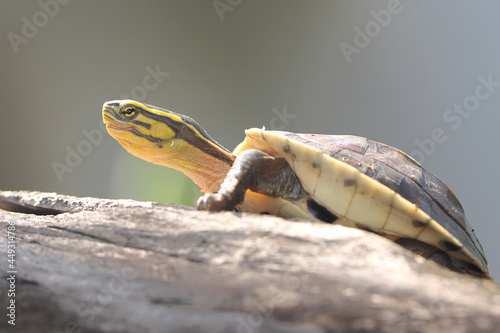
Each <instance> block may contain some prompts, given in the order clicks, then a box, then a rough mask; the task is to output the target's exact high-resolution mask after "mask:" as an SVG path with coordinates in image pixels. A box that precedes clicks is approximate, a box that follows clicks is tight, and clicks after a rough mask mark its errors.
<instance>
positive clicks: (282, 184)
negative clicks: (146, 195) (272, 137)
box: [197, 149, 306, 211]
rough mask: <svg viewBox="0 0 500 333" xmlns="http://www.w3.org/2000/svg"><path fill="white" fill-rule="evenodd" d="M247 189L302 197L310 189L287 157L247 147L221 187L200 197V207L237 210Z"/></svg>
mask: <svg viewBox="0 0 500 333" xmlns="http://www.w3.org/2000/svg"><path fill="white" fill-rule="evenodd" d="M246 190H251V191H254V192H257V193H261V194H265V195H269V196H272V197H282V198H286V199H290V200H299V199H301V198H303V197H305V196H306V192H305V190H304V188H303V187H302V185H301V184H300V181H299V180H298V178H297V176H296V175H295V173H294V172H293V170H292V168H291V167H290V165H289V164H288V163H287V162H286V160H285V159H284V158H283V157H276V158H275V157H272V156H270V155H268V154H266V153H264V152H262V151H259V150H253V149H250V150H245V151H243V152H242V153H241V154H240V155H238V156H237V157H236V160H235V161H234V164H233V166H232V167H231V170H230V171H229V172H228V174H227V176H226V178H225V179H224V182H223V183H222V185H221V188H220V190H219V191H218V192H216V193H207V194H205V195H204V196H201V197H200V198H199V199H198V202H197V205H198V209H199V210H208V211H221V210H234V209H235V207H236V206H237V205H238V204H240V203H241V202H243V200H244V199H245V192H246Z"/></svg>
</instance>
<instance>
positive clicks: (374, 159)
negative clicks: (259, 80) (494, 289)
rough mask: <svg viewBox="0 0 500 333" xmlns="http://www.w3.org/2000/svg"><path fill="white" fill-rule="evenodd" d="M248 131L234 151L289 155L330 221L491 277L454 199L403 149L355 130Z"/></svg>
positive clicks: (476, 242)
mask: <svg viewBox="0 0 500 333" xmlns="http://www.w3.org/2000/svg"><path fill="white" fill-rule="evenodd" d="M246 135H247V137H246V139H245V141H244V142H243V143H242V144H241V145H240V146H239V147H237V149H236V150H235V154H238V152H240V151H241V150H246V149H258V150H262V151H265V152H266V153H268V154H270V155H273V156H282V157H284V158H285V159H286V160H287V162H288V164H289V165H290V166H291V168H292V170H293V171H294V172H295V174H296V175H297V177H298V179H299V180H300V182H301V184H302V186H303V187H304V189H305V190H306V191H307V193H308V194H309V196H310V198H312V199H314V200H312V201H310V202H314V205H315V206H318V205H319V206H320V207H321V209H326V210H327V211H328V213H327V214H326V216H329V219H331V221H328V222H334V223H340V224H344V225H347V226H353V227H357V228H362V229H368V230H372V231H374V232H377V233H379V234H381V235H384V236H387V237H388V238H391V239H393V240H397V239H399V238H410V239H416V240H418V241H421V242H423V243H426V244H429V245H432V246H435V247H437V248H438V249H441V250H443V251H445V252H446V253H448V254H449V255H450V256H452V257H454V258H456V259H458V260H460V261H461V262H463V263H465V264H466V265H467V269H468V270H469V271H472V272H477V273H478V274H482V273H484V274H487V262H486V258H485V255H484V251H483V249H482V247H481V244H480V243H479V240H478V239H477V237H476V236H475V234H474V231H473V230H472V228H471V227H470V225H469V224H468V222H467V220H466V218H465V215H464V210H463V208H462V205H461V204H460V202H459V201H458V199H457V198H456V196H455V195H454V194H453V192H452V191H451V190H450V189H449V188H448V186H446V185H445V184H444V183H443V182H442V181H441V180H439V179H438V178H437V177H436V176H434V175H433V174H432V173H430V172H429V171H427V170H426V169H424V168H423V167H422V166H421V165H420V164H419V163H418V162H417V161H415V160H414V159H413V158H411V157H410V156H409V155H407V154H405V153H404V152H402V151H401V150H399V149H396V148H394V147H391V146H388V145H385V144H383V143H379V142H375V141H372V140H368V139H366V138H363V137H358V136H351V135H320V134H296V133H290V132H282V131H267V130H265V129H256V128H252V129H249V130H247V131H246ZM309 205H310V204H309ZM309 208H310V209H309V211H310V212H311V215H313V216H314V217H316V218H318V219H320V220H321V219H322V218H321V216H318V215H317V214H314V212H317V211H318V210H317V207H311V206H310V207H309ZM320 211H321V210H320ZM322 214H323V216H325V214H324V212H322ZM332 217H333V218H332Z"/></svg>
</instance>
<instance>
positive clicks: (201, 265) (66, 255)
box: [0, 192, 500, 333]
mask: <svg viewBox="0 0 500 333" xmlns="http://www.w3.org/2000/svg"><path fill="white" fill-rule="evenodd" d="M0 208H1V209H3V210H0V226H1V228H2V230H4V231H3V232H2V234H3V235H4V237H2V238H1V239H0V252H1V253H2V257H3V258H4V259H0V260H3V263H2V265H0V267H2V280H1V282H0V287H1V290H2V293H3V294H6V292H5V290H7V289H8V284H7V280H6V277H7V274H6V269H4V268H3V267H6V265H4V263H6V262H7V253H6V243H7V238H6V236H5V235H6V232H5V230H7V226H8V223H9V222H11V223H14V224H15V227H16V230H15V235H16V266H17V267H16V268H17V271H18V273H17V275H16V297H15V300H16V326H15V327H14V326H11V325H9V324H8V323H7V320H8V318H6V316H5V315H3V317H4V318H3V319H2V321H1V322H0V331H1V332H214V333H218V332H221V333H222V332H238V333H240V332H244V333H249V332H270V333H274V332H292V333H293V332H310V333H319V332H325V333H326V332H346V331H349V332H422V331H425V332H451V331H454V332H498V328H499V327H500V289H499V287H498V286H497V285H496V284H495V283H494V282H491V281H488V280H485V279H478V278H474V277H471V276H467V275H462V274H458V273H454V272H451V271H448V270H446V269H444V268H441V267H439V266H437V265H436V264H434V263H432V262H427V261H426V260H424V259H422V258H420V257H417V256H415V255H413V254H411V253H409V252H408V251H406V250H405V249H403V248H401V247H399V246H398V245H396V244H394V243H392V242H390V241H388V240H386V239H384V238H382V237H379V236H377V235H374V234H371V233H368V232H365V231H362V230H355V229H350V228H345V227H341V226H336V225H327V224H322V223H312V222H304V221H303V222H299V221H286V220H283V219H280V218H275V217H271V216H262V215H251V214H236V213H229V212H226V213H206V212H199V211H196V210H194V209H193V208H192V207H183V206H177V205H169V204H161V203H152V202H136V201H132V200H105V199H95V198H77V197H70V196H62V195H57V194H54V193H40V192H0ZM0 299H1V304H0V306H1V307H2V308H3V309H6V306H7V303H6V299H5V297H2V298H0ZM4 312H5V310H4Z"/></svg>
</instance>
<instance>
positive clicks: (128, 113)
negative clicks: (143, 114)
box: [120, 105, 139, 119]
mask: <svg viewBox="0 0 500 333" xmlns="http://www.w3.org/2000/svg"><path fill="white" fill-rule="evenodd" d="M120 114H121V115H122V116H123V117H125V118H127V119H134V118H135V117H137V115H138V114H139V111H138V110H137V108H136V107H135V106H131V105H128V106H125V107H123V108H122V109H121V110H120Z"/></svg>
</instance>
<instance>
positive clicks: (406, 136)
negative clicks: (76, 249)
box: [0, 0, 500, 279]
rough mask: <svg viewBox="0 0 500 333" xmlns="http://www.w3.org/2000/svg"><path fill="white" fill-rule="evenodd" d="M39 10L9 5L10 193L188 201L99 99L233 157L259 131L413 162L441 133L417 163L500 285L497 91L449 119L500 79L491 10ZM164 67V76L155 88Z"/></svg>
mask: <svg viewBox="0 0 500 333" xmlns="http://www.w3.org/2000/svg"><path fill="white" fill-rule="evenodd" d="M43 1H45V2H48V3H52V5H50V6H48V7H46V8H45V9H43V8H42V6H41V5H40V3H38V2H37V1H15V2H14V1H5V0H3V1H1V2H0V4H1V10H0V26H1V30H0V31H1V35H2V37H1V39H0V59H2V61H1V63H0V73H1V81H0V101H1V111H0V112H1V116H2V117H1V121H0V135H1V140H0V152H1V158H2V160H1V164H0V168H1V169H0V171H1V172H0V188H1V189H5V190H21V189H27V190H40V191H55V192H59V193H64V194H70V195H78V196H96V197H112V198H134V199H139V200H156V201H168V202H179V203H188V204H189V203H191V204H192V203H193V202H194V200H195V198H196V197H197V195H198V194H199V192H196V190H195V186H193V184H192V183H191V182H190V181H189V180H188V179H186V178H185V177H184V176H183V175H181V174H180V173H177V172H174V171H171V170H168V169H166V168H163V167H158V166H155V165H152V164H148V163H146V162H143V161H141V160H139V159H137V158H135V157H133V156H132V155H129V154H128V153H127V152H126V151H125V150H124V149H122V148H121V147H120V146H119V144H118V143H117V142H115V141H114V140H113V139H112V138H111V137H109V136H108V135H107V134H104V135H103V138H102V139H100V134H99V133H102V131H101V129H100V123H101V122H102V120H101V106H102V103H103V102H104V101H107V100H111V99H119V98H122V97H123V95H126V94H128V95H131V94H132V95H133V97H136V99H144V101H146V102H148V103H150V104H154V105H158V106H162V107H164V108H168V109H170V110H173V111H176V112H179V113H184V114H189V115H190V116H191V117H193V118H194V119H196V120H197V121H198V122H199V123H200V124H202V126H203V127H205V129H206V130H207V131H208V132H209V133H210V134H211V135H212V136H213V137H214V138H215V139H217V140H218V141H219V142H220V143H222V144H223V145H225V146H226V147H228V148H231V149H232V148H233V147H234V146H236V144H237V143H239V142H240V141H241V140H242V139H243V130H244V129H245V128H248V127H254V126H256V127H260V126H262V125H266V127H268V128H269V127H273V126H274V127H282V128H283V129H285V130H289V131H298V132H314V133H330V134H355V135H360V136H365V137H369V138H371V139H374V140H377V141H381V142H385V143H388V144H390V145H393V146H395V147H398V148H400V149H402V150H404V151H406V152H408V153H412V154H413V155H414V156H415V157H419V156H418V153H415V151H416V150H417V149H419V148H418V146H417V144H416V141H415V140H421V141H422V140H429V139H430V138H431V137H432V131H433V130H434V129H435V128H441V129H442V132H443V133H444V135H445V136H446V140H444V142H440V143H437V144H436V147H435V149H434V151H433V152H431V153H429V154H427V155H422V156H424V157H425V158H424V159H422V158H421V157H420V158H419V159H420V160H421V161H422V162H423V164H424V166H425V167H426V168H428V169H429V170H430V171H432V172H433V173H435V174H436V175H438V177H440V178H441V179H442V180H443V181H444V182H445V183H446V184H448V185H449V186H450V187H451V188H452V189H453V191H454V192H455V194H456V195H457V196H458V197H459V198H460V200H461V202H462V204H463V206H464V207H465V210H466V214H467V216H468V219H469V221H470V223H471V224H472V225H473V227H474V228H475V230H476V233H477V235H478V237H479V239H480V240H481V241H482V244H483V246H484V248H485V252H486V254H487V257H488V258H489V261H490V270H491V272H492V274H493V276H494V277H495V278H497V279H499V278H500V259H499V258H498V256H497V253H498V251H499V247H500V246H499V244H500V242H499V240H498V239H499V231H500V226H499V224H498V223H497V221H498V216H497V214H496V213H495V211H496V210H495V209H496V208H495V207H497V205H498V204H499V203H498V199H499V194H498V193H499V191H498V188H499V187H500V176H499V175H498V164H499V162H500V158H499V157H498V142H499V139H500V135H499V134H498V124H499V123H500V115H499V112H498V108H499V105H500V87H496V88H494V89H495V91H493V92H492V93H491V94H490V96H489V97H488V98H486V99H484V100H482V101H480V104H479V106H478V108H477V110H476V111H474V112H473V113H471V115H470V117H468V118H467V119H462V122H461V124H460V126H459V127H458V128H456V129H454V128H452V126H451V125H452V124H453V123H450V122H446V121H445V120H444V119H443V116H444V115H445V113H446V110H447V109H449V108H451V107H453V105H454V104H462V103H463V102H464V100H468V101H471V96H474V93H475V89H476V87H478V85H479V84H480V82H479V81H478V77H479V76H482V77H484V78H487V77H488V76H489V75H491V76H492V79H493V81H497V82H498V81H500V66H499V59H500V47H499V44H500V39H499V37H498V36H499V32H500V20H498V13H499V9H500V5H499V4H498V2H495V1H476V2H471V1H439V2H437V1H434V2H430V1H410V0H402V1H401V2H400V4H399V6H397V7H396V10H397V11H398V13H397V14H393V15H392V16H391V19H390V22H388V23H387V24H386V23H384V24H383V25H385V26H381V25H380V24H379V23H375V22H376V21H375V18H374V15H373V14H372V13H371V11H372V10H373V11H375V13H380V11H381V10H387V8H388V7H391V3H394V1H356V2H354V1H313V0H309V1H292V0H286V1H285V0H283V1H277V0H274V1H269V0H262V1H258V0H253V1H248V0H243V1H237V0H233V1H229V0H224V1H221V2H222V3H226V4H227V5H228V6H229V9H230V10H227V11H225V12H223V13H218V12H217V10H216V9H215V7H214V2H213V1H186V0H184V1H135V2H133V1H106V2H104V1H71V2H69V3H67V4H59V5H58V7H56V6H54V5H53V4H54V3H55V2H54V1H55V0H50V1H48V0H42V3H43ZM60 1H61V2H63V1H62V0H60ZM47 13H48V14H47ZM375 16H376V15H375ZM26 22H28V23H26ZM34 23H36V24H38V26H39V27H36V26H35V28H36V31H34V30H33V29H32V30H30V29H29V28H28V26H29V25H30V24H34ZM357 28H359V29H361V30H365V28H369V29H372V30H370V31H371V32H370V34H371V35H372V37H370V40H369V43H367V42H366V41H365V43H367V44H368V45H366V46H365V45H363V47H362V48H359V50H358V53H354V54H352V56H351V57H350V59H349V60H350V61H348V60H347V58H346V57H345V55H344V54H343V52H342V50H341V43H347V44H350V45H352V46H355V38H356V29H357ZM23 34H24V35H25V36H26V37H27V38H26V39H25V40H23V42H22V43H21V44H18V45H17V46H15V45H14V44H15V43H13V42H12V41H11V40H12V39H16V38H17V39H16V40H18V41H19V40H20V39H19V38H24V37H23ZM13 36H17V37H13ZM358 42H359V41H358ZM344 45H345V44H344ZM157 66H158V68H159V70H160V71H161V72H164V73H168V76H165V75H166V74H164V76H165V77H162V78H161V82H160V83H159V84H158V85H157V87H155V88H154V89H151V90H149V91H146V90H144V86H143V79H144V77H145V76H146V75H148V70H147V68H148V67H149V68H151V69H155V68H156V67H157ZM148 82H153V81H148ZM481 91H482V92H485V91H486V90H481ZM141 92H146V94H141ZM284 110H286V112H287V113H288V114H290V115H291V116H293V118H288V119H286V121H282V120H280V119H279V118H277V116H276V114H280V113H281V114H282V113H283V111H284ZM275 117H276V118H275ZM273 119H274V120H273ZM84 131H88V132H90V133H93V134H94V143H91V142H90V141H89V140H88V139H87V138H86V136H85V134H84ZM78 149H79V150H80V152H81V153H82V154H83V155H85V156H81V155H82V154H79V155H80V157H81V159H78V158H76V159H75V157H73V160H71V159H70V162H71V163H70V164H71V165H70V164H68V162H67V161H66V159H67V157H68V150H70V151H71V150H73V151H78ZM54 163H56V164H57V163H59V164H58V165H59V166H61V165H65V166H66V169H65V170H66V171H65V172H60V174H59V177H58V176H57V173H56V172H55V171H54ZM70 171H71V172H70Z"/></svg>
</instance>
